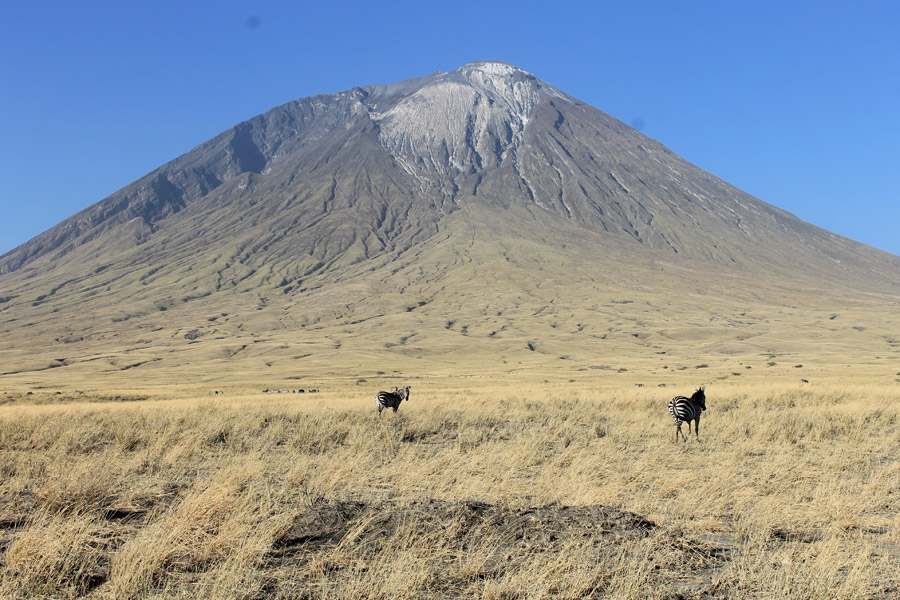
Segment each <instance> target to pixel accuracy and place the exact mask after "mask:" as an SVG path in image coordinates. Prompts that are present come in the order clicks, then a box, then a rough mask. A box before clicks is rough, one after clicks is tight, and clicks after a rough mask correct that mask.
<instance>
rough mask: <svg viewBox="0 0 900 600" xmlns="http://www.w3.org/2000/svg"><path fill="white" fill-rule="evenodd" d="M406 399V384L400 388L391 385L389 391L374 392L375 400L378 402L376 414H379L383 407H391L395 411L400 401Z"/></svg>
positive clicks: (407, 388)
mask: <svg viewBox="0 0 900 600" xmlns="http://www.w3.org/2000/svg"><path fill="white" fill-rule="evenodd" d="M408 399H409V386H406V387H405V388H403V389H402V390H398V389H397V388H395V387H392V388H391V391H389V392H378V393H377V394H375V402H376V403H377V404H378V416H379V417H380V416H381V411H383V410H384V409H385V408H393V409H394V412H397V409H398V408H399V407H400V403H401V402H403V401H404V400H408Z"/></svg>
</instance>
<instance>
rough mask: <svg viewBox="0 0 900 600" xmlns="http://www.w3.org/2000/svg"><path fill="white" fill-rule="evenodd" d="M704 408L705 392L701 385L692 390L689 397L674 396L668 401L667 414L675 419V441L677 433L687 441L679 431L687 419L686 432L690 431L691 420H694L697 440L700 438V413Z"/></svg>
mask: <svg viewBox="0 0 900 600" xmlns="http://www.w3.org/2000/svg"><path fill="white" fill-rule="evenodd" d="M704 410H706V394H704V393H703V386H701V387H699V388H697V389H696V390H694V393H693V395H692V396H691V397H690V398H687V397H685V396H675V397H674V398H672V400H671V401H670V402H669V414H670V415H672V420H673V421H675V442H676V443H677V442H678V434H681V437H683V438H684V441H685V442H686V441H687V437H686V436H685V435H684V433H682V431H681V424H682V423H684V422H685V421H687V424H688V433H690V431H691V421H693V422H694V433H695V435H696V436H697V440H698V441H699V440H700V413H702V412H703V411H704Z"/></svg>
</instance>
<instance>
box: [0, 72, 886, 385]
mask: <svg viewBox="0 0 900 600" xmlns="http://www.w3.org/2000/svg"><path fill="white" fill-rule="evenodd" d="M898 291H900V259H898V258H897V257H895V256H892V255H889V254H886V253H883V252H879V251H877V250H874V249H872V248H869V247H867V246H864V245H862V244H858V243H856V242H853V241H851V240H848V239H845V238H842V237H840V236H837V235H834V234H832V233H829V232H827V231H824V230H822V229H819V228H817V227H814V226H812V225H809V224H808V223H805V222H803V221H801V220H799V219H797V218H796V217H794V216H793V215H790V214H788V213H786V212H784V211H782V210H780V209H778V208H775V207H773V206H771V205H769V204H766V203H765V202H762V201H760V200H758V199H756V198H753V197H752V196H749V195H748V194H745V193H743V192H741V191H740V190H738V189H736V188H734V187H733V186H730V185H729V184H727V183H726V182H724V181H722V180H720V179H718V178H716V177H715V176H713V175H711V174H709V173H707V172H705V171H703V170H701V169H700V168H698V167H696V166H694V165H692V164H690V163H688V162H687V161H685V160H683V159H682V158H680V157H678V156H677V155H675V154H674V153H672V152H671V151H670V150H668V149H667V148H665V147H664V146H662V145H661V144H660V143H658V142H656V141H655V140H652V139H650V138H648V137H646V136H644V135H643V134H641V133H639V132H638V131H635V130H634V129H632V128H630V127H628V126H626V125H624V124H623V123H621V122H620V121H618V120H616V119H614V118H612V117H611V116H609V115H607V114H605V113H603V112H601V111H599V110H597V109H596V108H593V107H591V106H588V105H586V104H584V103H582V102H580V101H579V100H577V99H575V98H573V97H571V96H569V95H567V94H565V93H564V92H562V91H560V90H559V89H557V88H555V87H554V86H552V85H550V84H548V83H545V82H543V81H541V80H540V79H538V78H536V77H535V76H534V75H532V74H530V73H528V72H526V71H523V70H522V69H519V68H518V67H515V66H513V65H511V64H508V63H504V62H494V61H477V62H473V63H469V64H467V65H464V66H462V67H460V68H458V69H456V70H454V71H449V72H442V71H438V72H436V73H433V74H431V75H427V76H424V77H419V78H416V79H409V80H406V81H402V82H399V83H394V84H389V85H373V86H364V87H356V88H353V89H351V90H348V91H345V92H340V93H336V94H325V95H320V96H313V97H308V98H302V99H299V100H296V101H293V102H290V103H287V104H285V105H282V106H279V107H277V108H274V109H272V110H270V111H269V112H266V113H265V114H262V115H259V116H257V117H254V118H252V119H250V120H249V121H245V122H243V123H240V124H238V125H236V126H235V127H233V128H231V129H229V130H227V131H225V132H223V133H222V134H220V135H218V136H217V137H215V138H213V139H212V140H209V141H207V142H205V143H203V144H201V145H199V146H197V147H196V148H194V149H193V150H191V151H189V152H188V153H186V154H184V155H182V156H180V157H178V158H176V159H175V160H173V161H171V162H169V163H167V164H165V165H163V166H161V167H159V168H158V169H156V170H154V171H153V172H151V173H149V174H148V175H146V176H144V177H142V178H141V179H138V180H137V181H135V182H133V183H132V184H130V185H128V186H126V187H124V188H122V189H121V190H119V191H118V192H116V193H114V194H112V195H111V196H109V197H108V198H105V199H103V200H101V201H100V202H98V203H97V204H95V205H93V206H91V207H89V208H87V209H85V210H83V211H81V212H79V213H77V214H75V215H73V216H72V217H70V218H68V219H66V220H65V221H63V222H61V223H60V224H58V225H57V226H55V227H53V228H51V229H50V230H48V231H46V232H44V233H42V234H41V235H39V236H37V237H36V238H34V239H32V240H31V241H29V242H27V243H26V244H23V245H22V246H20V247H18V248H16V249H14V250H12V251H11V252H8V253H7V254H5V255H3V256H2V257H0V319H2V323H3V324H2V327H3V329H2V331H3V334H4V336H5V338H6V339H12V340H19V342H18V343H17V344H13V346H14V348H13V349H10V350H7V355H6V356H5V358H6V359H7V362H10V361H11V362H12V363H13V364H17V365H18V366H16V367H14V368H10V367H7V372H9V373H13V372H22V373H27V372H32V371H34V370H36V369H44V370H46V368H47V364H52V366H57V367H58V366H63V367H66V368H67V369H70V370H71V369H76V368H81V369H91V368H94V367H95V366H96V365H97V364H103V365H106V367H107V368H108V370H109V371H110V372H116V371H117V370H118V369H121V368H123V365H124V366H127V367H128V368H129V369H133V368H138V367H140V368H141V369H142V370H145V371H151V370H153V369H159V368H163V367H169V368H175V367H176V366H178V365H180V368H184V369H187V368H188V367H187V365H200V364H203V365H214V364H218V363H223V364H224V363H227V364H234V362H235V361H239V360H244V361H247V362H246V364H248V365H251V366H253V367H254V368H256V367H259V365H263V364H264V365H268V367H267V368H271V367H272V365H282V366H284V367H285V368H286V367H287V365H293V364H294V363H295V362H297V364H300V365H301V366H302V367H303V368H316V369H321V368H325V367H324V366H323V365H331V364H334V361H335V360H337V358H341V359H342V360H349V361H351V362H354V363H356V364H358V365H360V366H366V367H368V366H370V365H372V366H381V367H390V366H391V365H395V364H396V363H397V361H401V362H402V361H405V360H413V359H415V360H426V361H427V360H435V361H438V363H440V364H453V361H454V360H459V361H463V362H465V360H467V359H468V358H469V357H472V356H476V357H477V356H490V357H492V360H495V361H497V360H499V361H503V360H505V361H507V362H508V363H509V364H520V363H529V361H530V363H533V364H544V363H543V362H541V361H545V360H547V359H548V357H552V358H554V360H558V359H559V357H560V356H562V357H565V360H569V361H573V362H571V364H572V365H580V367H579V368H586V367H585V365H587V364H589V363H592V362H595V357H596V356H598V355H608V354H610V353H612V354H613V355H617V356H632V357H637V358H640V359H642V360H643V359H649V358H652V357H654V356H658V355H659V354H660V353H663V354H665V353H671V352H678V351H685V350H684V348H683V346H684V344H682V343H681V342H683V341H685V340H686V341H688V342H689V346H690V349H689V350H688V352H690V353H692V354H694V355H699V354H704V355H706V354H709V353H718V354H717V355H720V356H723V357H728V356H733V355H735V354H743V353H750V354H756V355H759V354H760V353H773V352H779V351H787V350H785V349H784V348H782V345H783V344H781V343H780V342H779V341H778V336H777V335H776V334H775V333H774V329H773V327H774V326H773V325H772V321H771V319H770V318H769V317H764V316H759V317H756V318H755V319H751V318H749V317H747V316H746V315H747V314H749V312H748V311H749V310H750V309H751V308H753V307H756V308H759V309H760V310H762V312H763V313H767V312H769V313H771V314H774V313H777V312H778V311H779V310H782V309H784V307H786V306H796V305H804V300H803V299H804V298H805V299H806V300H808V302H807V304H808V306H809V307H816V308H815V310H819V311H825V312H828V311H831V312H833V311H834V310H835V307H839V306H845V305H847V304H846V303H849V305H853V306H856V307H859V306H864V307H869V308H871V310H872V311H873V312H872V314H877V313H878V312H879V311H880V310H881V309H882V308H883V307H884V306H885V304H884V303H885V302H887V303H888V304H890V303H891V302H895V301H896V298H897V294H898ZM711 298H715V299H716V300H715V302H712V304H711ZM638 307H640V309H638ZM869 308H866V310H868V309H869ZM810 310H813V309H812V308H810ZM742 313H743V314H744V315H745V316H744V317H739V316H736V315H740V314H742ZM823 314H824V313H823ZM821 318H823V315H819V314H818V313H816V316H815V319H821ZM829 320H830V319H829ZM745 321H746V322H747V323H750V324H748V325H741V326H740V328H743V327H744V326H746V327H748V328H750V331H749V332H748V331H741V333H740V335H736V334H735V331H734V330H733V329H731V328H733V327H737V326H736V325H734V323H736V322H740V323H744V322H745ZM817 322H818V321H817ZM764 323H767V325H766V324H764ZM791 327H792V328H791V332H792V333H791V339H792V343H793V346H792V347H795V350H793V351H796V346H797V344H800V346H802V345H803V344H802V343H800V342H798V341H797V340H803V339H806V340H807V342H808V343H809V344H810V345H811V347H814V346H815V344H813V342H812V340H813V339H819V338H821V336H823V335H824V333H823V331H821V330H819V329H815V328H814V333H810V331H807V330H804V329H803V328H802V327H801V328H800V329H799V330H796V331H795V330H794V329H793V325H792V326H791ZM289 332H290V333H289ZM804 336H805V337H804ZM750 339H755V340H756V341H753V342H750V341H748V340H750ZM842 339H843V338H842ZM26 340H28V341H29V343H26ZM33 340H42V343H41V344H31V343H30V342H31V341H33ZM264 341H268V342H270V343H268V344H262V343H261V342H264ZM251 342H253V344H251ZM869 342H871V340H867V342H866V343H867V344H868V343H869ZM879 343H887V342H879ZM61 350H64V352H60V351H61ZM842 351H843V350H842ZM50 354H52V355H53V356H54V357H56V358H54V359H53V360H56V359H57V358H62V360H59V361H57V363H51V362H48V360H47V356H48V355H50ZM59 354H62V355H63V356H62V357H60V356H57V355H59ZM129 354H135V355H136V356H140V357H141V359H140V360H137V361H134V360H131V359H130V358H123V356H126V355H129ZM100 356H103V357H104V358H102V359H100V358H98V357H100ZM336 357H337V358H336ZM454 357H456V358H454ZM648 357H649V358H648ZM654 360H656V359H654ZM129 361H130V362H129ZM298 361H299V362H298ZM54 372H56V371H55V370H54Z"/></svg>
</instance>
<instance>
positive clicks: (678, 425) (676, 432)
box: [675, 421, 690, 444]
mask: <svg viewBox="0 0 900 600" xmlns="http://www.w3.org/2000/svg"><path fill="white" fill-rule="evenodd" d="M688 427H690V425H688ZM679 433H681V421H678V422H677V423H675V443H676V444H677V443H678V434H679ZM681 437H684V434H683V433H681Z"/></svg>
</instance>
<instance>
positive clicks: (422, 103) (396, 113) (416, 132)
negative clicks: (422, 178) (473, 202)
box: [374, 61, 567, 173]
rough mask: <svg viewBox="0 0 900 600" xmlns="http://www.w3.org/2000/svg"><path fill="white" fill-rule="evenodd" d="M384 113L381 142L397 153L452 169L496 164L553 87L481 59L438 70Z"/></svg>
mask: <svg viewBox="0 0 900 600" xmlns="http://www.w3.org/2000/svg"><path fill="white" fill-rule="evenodd" d="M419 82H420V83H421V84H422V85H420V86H419V87H418V89H416V90H415V91H413V92H412V93H409V94H407V95H405V96H404V97H403V98H402V99H400V100H399V102H397V103H396V104H395V105H393V106H392V107H390V108H389V109H387V110H386V111H385V112H384V113H381V114H377V115H375V116H374V117H375V119H376V120H378V121H379V122H380V127H381V136H380V137H381V142H382V144H383V145H384V147H385V148H386V149H388V150H389V151H390V152H391V153H392V154H394V155H395V156H401V157H403V158H405V159H407V160H409V161H410V162H411V164H412V165H415V166H416V167H415V168H416V170H419V169H420V168H425V169H429V170H437V171H438V172H443V173H448V171H451V170H454V169H455V170H457V171H459V172H472V171H473V170H475V169H480V168H485V167H491V166H497V165H499V164H500V163H502V162H503V161H504V160H506V158H508V157H509V156H510V155H511V154H514V153H515V151H516V148H517V147H518V145H519V143H520V142H521V138H522V134H523V132H524V129H525V126H526V124H527V123H528V117H529V115H530V114H531V112H532V111H533V110H534V109H535V107H537V106H538V105H539V104H540V103H541V102H543V101H544V100H545V99H547V98H567V96H566V95H565V94H563V93H562V92H560V91H559V90H557V89H556V88H555V87H553V86H551V85H549V84H546V83H544V82H542V81H540V80H539V79H537V78H536V77H535V76H534V75H532V74H531V73H527V72H526V71H523V70H521V69H519V68H518V67H515V66H513V65H511V64H508V63H503V62H493V61H479V62H473V63H469V64H467V65H464V66H462V67H460V68H458V69H456V70H454V71H451V72H446V73H445V72H438V73H436V74H434V75H432V76H430V77H428V78H423V80H419Z"/></svg>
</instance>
